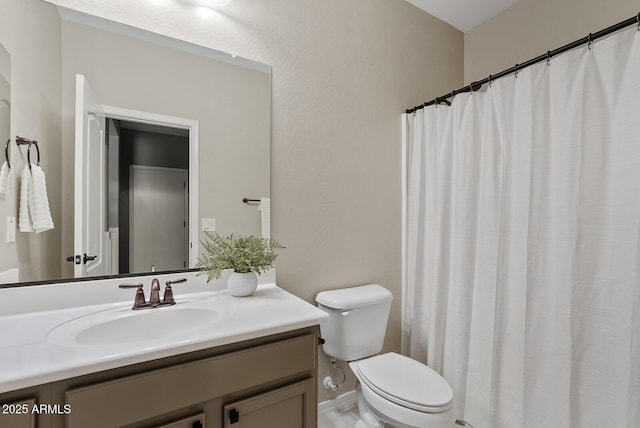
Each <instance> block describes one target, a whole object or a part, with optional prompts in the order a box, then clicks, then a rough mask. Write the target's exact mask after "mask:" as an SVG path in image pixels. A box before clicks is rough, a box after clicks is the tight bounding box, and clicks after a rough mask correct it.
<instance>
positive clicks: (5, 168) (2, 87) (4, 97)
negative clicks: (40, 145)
mask: <svg viewBox="0 0 640 428" xmlns="http://www.w3.org/2000/svg"><path fill="white" fill-rule="evenodd" d="M10 121H11V57H10V56H9V52H7V50H6V49H5V48H4V46H2V44H0V142H1V143H2V147H3V149H4V151H3V156H4V158H3V159H1V160H0V165H2V169H0V218H1V219H6V218H11V214H10V212H11V211H10V208H9V203H8V198H9V197H10V195H7V191H8V189H9V187H10V186H11V183H10V182H9V177H10V174H9V172H10V169H9V168H10V165H11V152H10V147H9V141H8V140H9V136H10V135H11V133H10ZM10 239H11V238H10V237H8V236H6V231H5V230H1V231H0V242H7V241H8V240H10ZM0 248H1V247H0ZM1 254H2V251H0V255H1ZM7 256H9V255H8V254H7ZM0 258H2V257H0ZM8 258H9V257H7V259H8ZM1 263H2V262H0V264H1ZM4 263H7V262H6V261H5V262H4ZM1 267H2V266H0V283H2V282H15V281H17V280H18V278H17V272H16V271H15V269H1Z"/></svg>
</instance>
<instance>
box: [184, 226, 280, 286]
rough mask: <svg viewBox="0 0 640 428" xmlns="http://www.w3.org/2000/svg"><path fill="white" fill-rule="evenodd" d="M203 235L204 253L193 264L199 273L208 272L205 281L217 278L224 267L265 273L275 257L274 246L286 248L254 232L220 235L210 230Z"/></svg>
mask: <svg viewBox="0 0 640 428" xmlns="http://www.w3.org/2000/svg"><path fill="white" fill-rule="evenodd" d="M205 235H206V237H205V239H204V241H202V245H203V246H204V253H203V254H202V257H200V258H198V263H197V265H196V267H197V268H198V269H200V274H201V275H204V274H206V275H207V282H209V281H211V279H212V278H215V279H220V276H221V275H222V271H223V270H225V269H233V271H234V272H238V273H247V272H255V273H257V274H261V273H262V272H266V271H268V270H269V269H271V268H272V267H273V263H274V262H275V260H276V257H278V255H277V254H276V253H275V252H274V251H273V250H274V248H285V247H283V246H282V245H280V244H279V243H278V242H277V241H275V240H273V239H267V238H260V237H258V236H253V235H250V236H235V235H234V234H233V233H232V234H231V235H229V236H220V235H218V234H217V233H210V232H205Z"/></svg>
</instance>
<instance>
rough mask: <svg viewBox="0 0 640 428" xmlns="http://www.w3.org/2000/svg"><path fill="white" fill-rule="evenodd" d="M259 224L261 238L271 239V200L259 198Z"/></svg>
mask: <svg viewBox="0 0 640 428" xmlns="http://www.w3.org/2000/svg"><path fill="white" fill-rule="evenodd" d="M258 210H259V211H260V222H261V225H262V227H261V230H262V237H263V238H266V239H271V198H260V206H259V207H258Z"/></svg>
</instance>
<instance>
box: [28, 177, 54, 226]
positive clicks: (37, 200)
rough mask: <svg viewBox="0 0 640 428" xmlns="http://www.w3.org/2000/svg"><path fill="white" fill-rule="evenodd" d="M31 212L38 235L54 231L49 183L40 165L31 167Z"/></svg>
mask: <svg viewBox="0 0 640 428" xmlns="http://www.w3.org/2000/svg"><path fill="white" fill-rule="evenodd" d="M29 196H30V199H29V208H30V210H29V212H30V214H31V222H32V224H33V227H34V229H35V230H36V233H40V232H44V231H46V230H51V229H53V219H52V218H51V210H50V209H49V196H47V182H46V179H45V177H44V171H43V170H42V168H40V167H39V166H38V165H33V164H32V165H31V190H30V191H29Z"/></svg>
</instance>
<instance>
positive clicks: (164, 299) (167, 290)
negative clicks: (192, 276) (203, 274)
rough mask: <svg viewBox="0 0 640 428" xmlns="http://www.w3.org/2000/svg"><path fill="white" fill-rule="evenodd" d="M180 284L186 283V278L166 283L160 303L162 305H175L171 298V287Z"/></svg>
mask: <svg viewBox="0 0 640 428" xmlns="http://www.w3.org/2000/svg"><path fill="white" fill-rule="evenodd" d="M182 282H187V278H180V279H176V280H174V281H167V282H166V283H165V284H166V287H165V288H164V296H163V297H162V303H163V304H164V305H175V304H176V301H175V299H174V298H173V289H172V288H171V286H172V285H173V284H180V283H182Z"/></svg>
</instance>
